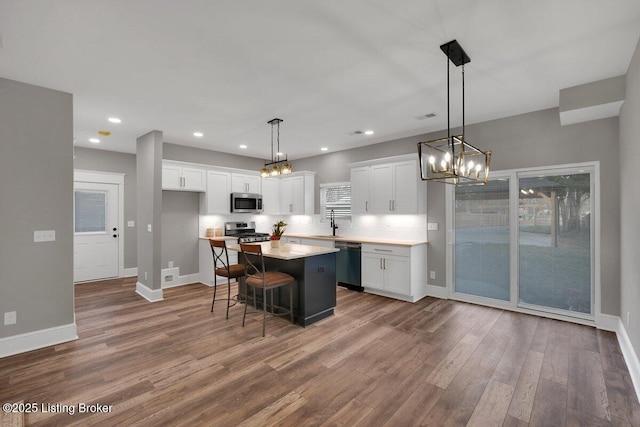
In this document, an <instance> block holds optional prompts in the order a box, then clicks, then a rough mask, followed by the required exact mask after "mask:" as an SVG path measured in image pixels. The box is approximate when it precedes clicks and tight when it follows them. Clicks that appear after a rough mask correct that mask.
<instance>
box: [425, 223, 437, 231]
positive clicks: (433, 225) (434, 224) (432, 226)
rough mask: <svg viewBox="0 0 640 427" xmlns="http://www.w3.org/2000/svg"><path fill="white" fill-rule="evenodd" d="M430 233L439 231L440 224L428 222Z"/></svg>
mask: <svg viewBox="0 0 640 427" xmlns="http://www.w3.org/2000/svg"><path fill="white" fill-rule="evenodd" d="M427 230H428V231H438V223H437V222H428V223H427Z"/></svg>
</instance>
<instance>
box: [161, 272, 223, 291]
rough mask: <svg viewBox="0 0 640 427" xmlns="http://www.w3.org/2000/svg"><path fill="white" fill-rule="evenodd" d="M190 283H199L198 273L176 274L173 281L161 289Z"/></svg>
mask: <svg viewBox="0 0 640 427" xmlns="http://www.w3.org/2000/svg"><path fill="white" fill-rule="evenodd" d="M192 283H200V273H194V274H185V275H184V276H178V277H177V278H176V279H175V282H174V283H172V284H167V285H165V286H163V287H162V288H163V289H166V288H175V287H176V286H184V285H190V284H192ZM225 283H227V281H226V280H225Z"/></svg>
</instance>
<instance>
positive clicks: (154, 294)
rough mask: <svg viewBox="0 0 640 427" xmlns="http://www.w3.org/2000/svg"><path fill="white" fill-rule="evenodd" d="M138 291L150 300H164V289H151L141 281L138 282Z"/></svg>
mask: <svg viewBox="0 0 640 427" xmlns="http://www.w3.org/2000/svg"><path fill="white" fill-rule="evenodd" d="M136 293H137V294H138V295H140V296H141V297H142V298H144V299H146V300H147V301H149V302H158V301H162V300H163V299H164V298H163V297H162V289H149V288H148V287H146V286H145V285H143V284H142V283H140V282H136Z"/></svg>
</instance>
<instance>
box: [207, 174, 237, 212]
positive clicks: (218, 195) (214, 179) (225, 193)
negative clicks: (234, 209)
mask: <svg viewBox="0 0 640 427" xmlns="http://www.w3.org/2000/svg"><path fill="white" fill-rule="evenodd" d="M230 194H231V174H230V173H229V172H219V171H211V170H210V171H208V172H207V194H206V204H205V206H204V208H202V206H201V210H202V211H203V213H205V214H209V215H211V214H223V215H228V214H229V213H230V210H231V197H230Z"/></svg>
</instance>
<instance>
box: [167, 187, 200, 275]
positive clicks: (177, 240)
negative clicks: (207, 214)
mask: <svg viewBox="0 0 640 427" xmlns="http://www.w3.org/2000/svg"><path fill="white" fill-rule="evenodd" d="M199 219H200V193H191V192H187V191H163V192H162V239H161V241H162V268H167V267H168V263H169V261H173V266H174V267H180V275H181V276H184V275H186V274H196V273H199V272H200V267H199V258H200V256H199V252H198V222H199Z"/></svg>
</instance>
